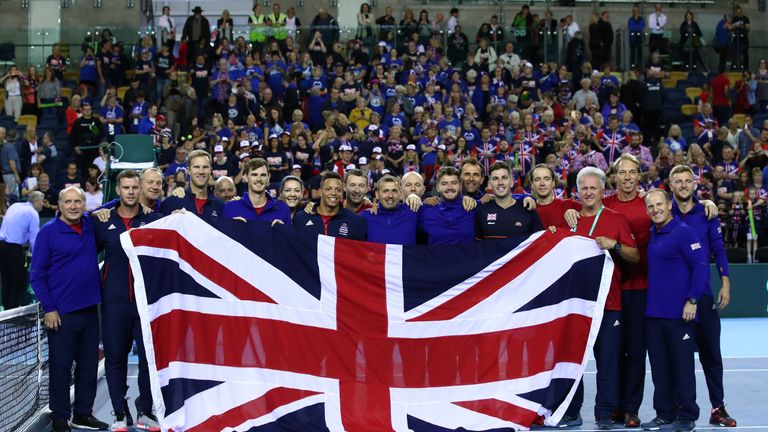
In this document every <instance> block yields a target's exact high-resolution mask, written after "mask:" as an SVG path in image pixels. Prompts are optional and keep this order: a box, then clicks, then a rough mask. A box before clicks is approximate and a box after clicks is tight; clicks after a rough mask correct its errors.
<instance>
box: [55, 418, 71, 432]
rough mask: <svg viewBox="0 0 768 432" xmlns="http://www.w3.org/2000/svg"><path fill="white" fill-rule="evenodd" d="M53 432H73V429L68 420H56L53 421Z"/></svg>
mask: <svg viewBox="0 0 768 432" xmlns="http://www.w3.org/2000/svg"><path fill="white" fill-rule="evenodd" d="M51 430H52V431H53V432H72V428H71V427H69V422H68V421H67V420H60V419H57V420H54V421H53V427H52V428H51Z"/></svg>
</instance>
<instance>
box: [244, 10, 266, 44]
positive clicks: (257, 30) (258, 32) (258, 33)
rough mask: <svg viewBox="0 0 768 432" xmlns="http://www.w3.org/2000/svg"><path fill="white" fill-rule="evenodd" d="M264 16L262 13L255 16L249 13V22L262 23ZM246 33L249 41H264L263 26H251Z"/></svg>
mask: <svg viewBox="0 0 768 432" xmlns="http://www.w3.org/2000/svg"><path fill="white" fill-rule="evenodd" d="M264 18H265V17H264V15H259V16H256V15H253V14H251V22H252V23H253V24H263V23H264ZM248 35H249V36H250V39H251V42H264V41H266V40H267V28H266V27H263V26H259V27H253V28H251V31H250V32H249V33H248Z"/></svg>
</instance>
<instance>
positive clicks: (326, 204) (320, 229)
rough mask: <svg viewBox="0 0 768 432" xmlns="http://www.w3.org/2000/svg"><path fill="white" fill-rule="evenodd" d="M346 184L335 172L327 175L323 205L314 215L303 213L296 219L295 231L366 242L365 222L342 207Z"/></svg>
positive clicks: (324, 179) (321, 187)
mask: <svg viewBox="0 0 768 432" xmlns="http://www.w3.org/2000/svg"><path fill="white" fill-rule="evenodd" d="M343 191H344V182H343V180H342V179H341V176H340V175H338V174H337V173H335V172H326V173H325V174H323V177H322V178H321V179H320V204H319V205H318V206H317V208H316V209H315V211H314V212H313V213H308V212H306V211H305V210H301V211H299V212H297V213H296V214H295V215H294V218H293V227H294V228H296V229H297V230H299V231H301V232H305V233H311V234H325V235H329V236H332V237H343V238H348V239H352V240H366V238H367V235H368V234H367V233H368V228H367V223H366V221H365V219H363V218H361V217H360V216H357V215H356V214H354V213H353V212H351V211H349V210H347V209H345V208H344V207H342V205H341V200H342V196H343Z"/></svg>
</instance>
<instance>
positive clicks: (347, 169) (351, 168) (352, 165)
mask: <svg viewBox="0 0 768 432" xmlns="http://www.w3.org/2000/svg"><path fill="white" fill-rule="evenodd" d="M355 168H357V167H356V166H355V164H353V163H351V164H349V165H347V166H345V167H344V170H345V171H350V170H353V169H355Z"/></svg>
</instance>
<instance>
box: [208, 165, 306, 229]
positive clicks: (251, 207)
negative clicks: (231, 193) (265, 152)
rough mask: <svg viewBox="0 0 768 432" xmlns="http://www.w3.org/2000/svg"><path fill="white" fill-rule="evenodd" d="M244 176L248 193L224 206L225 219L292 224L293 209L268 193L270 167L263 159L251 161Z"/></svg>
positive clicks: (244, 170) (246, 166)
mask: <svg viewBox="0 0 768 432" xmlns="http://www.w3.org/2000/svg"><path fill="white" fill-rule="evenodd" d="M243 174H244V175H245V179H246V181H247V182H248V191H247V192H245V193H244V194H243V198H242V199H239V200H234V201H230V202H228V203H226V204H225V205H224V213H223V214H224V216H223V217H224V218H225V219H233V218H243V219H246V220H257V221H265V222H270V223H272V222H273V221H280V222H281V223H283V224H286V225H290V224H291V209H289V208H288V205H286V204H285V203H284V202H282V201H278V200H276V199H274V198H272V197H271V196H269V194H268V193H267V187H268V186H269V166H268V165H267V161H265V160H264V159H262V158H256V159H251V160H250V161H248V163H247V164H246V165H245V168H244V169H243Z"/></svg>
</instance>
